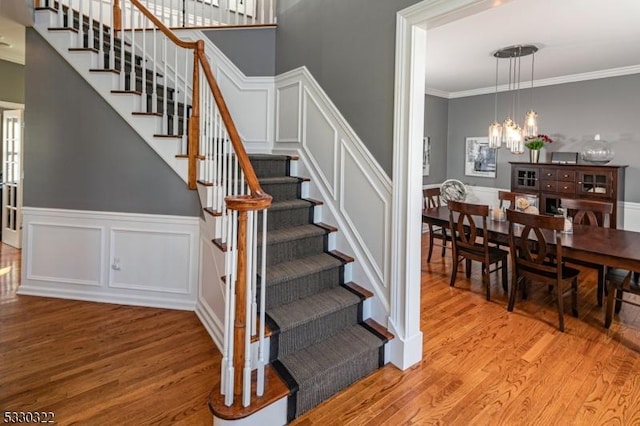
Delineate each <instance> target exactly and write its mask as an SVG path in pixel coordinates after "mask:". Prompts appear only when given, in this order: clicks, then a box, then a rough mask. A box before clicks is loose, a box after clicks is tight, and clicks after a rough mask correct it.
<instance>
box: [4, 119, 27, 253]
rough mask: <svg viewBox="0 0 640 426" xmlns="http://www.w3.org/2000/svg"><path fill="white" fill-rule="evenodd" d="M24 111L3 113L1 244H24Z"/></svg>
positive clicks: (19, 245)
mask: <svg viewBox="0 0 640 426" xmlns="http://www.w3.org/2000/svg"><path fill="white" fill-rule="evenodd" d="M22 129H23V126H22V110H13V111H4V112H3V113H2V242H3V243H5V244H9V245H10V246H13V247H16V248H20V247H21V242H22Z"/></svg>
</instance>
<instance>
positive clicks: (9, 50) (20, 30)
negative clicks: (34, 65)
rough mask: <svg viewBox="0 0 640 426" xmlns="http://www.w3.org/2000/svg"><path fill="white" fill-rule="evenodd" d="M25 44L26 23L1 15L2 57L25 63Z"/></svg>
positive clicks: (0, 41) (0, 50)
mask: <svg viewBox="0 0 640 426" xmlns="http://www.w3.org/2000/svg"><path fill="white" fill-rule="evenodd" d="M7 45H8V46H7ZM24 46H25V42H24V25H21V24H19V23H17V22H15V21H13V20H11V19H9V18H7V17H6V16H2V15H0V59H4V60H5V61H10V62H17V63H19V64H24Z"/></svg>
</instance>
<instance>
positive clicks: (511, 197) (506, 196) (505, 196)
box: [498, 191, 525, 208]
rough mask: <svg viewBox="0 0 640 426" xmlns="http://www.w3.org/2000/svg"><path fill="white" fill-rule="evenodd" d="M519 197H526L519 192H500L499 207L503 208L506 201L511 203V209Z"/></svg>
mask: <svg viewBox="0 0 640 426" xmlns="http://www.w3.org/2000/svg"><path fill="white" fill-rule="evenodd" d="M519 195H525V194H521V193H518V192H510V191H498V201H500V204H499V205H498V207H500V208H503V207H504V203H505V201H509V202H510V204H509V208H512V207H513V206H514V205H515V203H516V197H517V196H519Z"/></svg>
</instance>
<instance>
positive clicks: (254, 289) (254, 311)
mask: <svg viewBox="0 0 640 426" xmlns="http://www.w3.org/2000/svg"><path fill="white" fill-rule="evenodd" d="M253 222H254V223H253V244H252V245H251V247H253V250H254V251H253V253H254V255H253V256H252V257H251V263H250V265H251V268H250V269H249V272H250V273H249V277H250V278H251V294H252V295H253V297H252V298H251V322H250V324H251V335H252V336H255V335H256V333H257V332H258V330H257V329H256V328H257V327H256V326H257V322H258V212H255V214H254V215H253Z"/></svg>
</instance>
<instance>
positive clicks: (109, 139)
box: [24, 28, 201, 216]
mask: <svg viewBox="0 0 640 426" xmlns="http://www.w3.org/2000/svg"><path fill="white" fill-rule="evenodd" d="M26 43H27V53H26V68H25V71H26V73H25V77H26V82H27V86H26V88H27V90H26V102H25V104H26V105H25V143H24V173H25V178H24V205H25V206H29V207H47V208H62V209H74V210H97V211H115V212H127V213H147V214H168V215H182V216H198V215H199V214H200V211H201V209H200V204H199V201H198V196H197V193H196V191H189V190H188V189H187V187H186V184H185V183H184V181H182V180H181V179H180V178H179V177H178V176H177V175H176V174H175V172H174V171H173V170H171V169H170V168H169V166H168V165H167V164H166V163H165V162H164V161H163V160H162V159H161V158H160V157H159V156H158V155H157V154H156V153H155V152H154V151H153V150H152V149H151V148H150V147H149V146H148V145H147V143H146V142H144V141H143V140H142V139H141V138H140V137H139V136H138V135H137V133H135V132H134V131H133V130H132V129H131V128H130V127H129V125H128V124H126V122H125V121H124V120H123V119H122V118H121V117H120V116H119V115H118V114H117V113H116V112H115V111H114V110H113V109H112V108H111V107H110V106H109V105H108V104H107V103H106V102H105V101H104V100H103V99H102V98H101V97H100V96H99V95H98V94H97V93H96V92H95V91H94V90H93V89H92V88H91V87H90V86H89V85H88V83H86V82H85V81H84V79H82V77H80V76H79V75H78V74H77V73H76V72H75V71H74V70H73V69H72V68H71V67H70V65H68V64H67V63H66V62H65V61H64V59H62V58H61V57H60V56H59V55H58V54H57V53H56V52H55V51H54V50H53V49H52V48H51V47H50V46H49V45H48V44H47V42H46V41H45V40H44V39H42V38H41V37H40V35H39V34H38V33H37V32H36V31H35V30H33V29H29V28H28V29H27V33H26Z"/></svg>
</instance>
